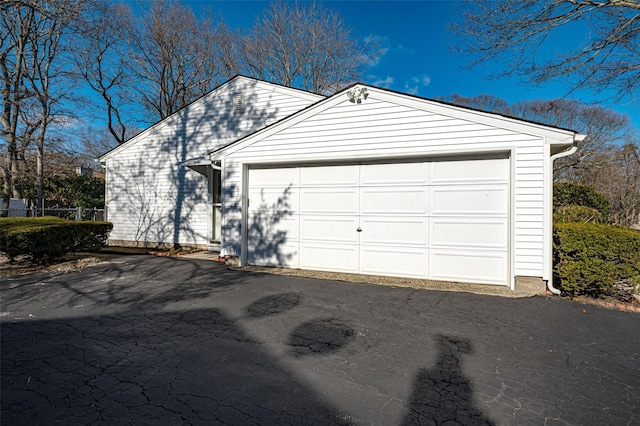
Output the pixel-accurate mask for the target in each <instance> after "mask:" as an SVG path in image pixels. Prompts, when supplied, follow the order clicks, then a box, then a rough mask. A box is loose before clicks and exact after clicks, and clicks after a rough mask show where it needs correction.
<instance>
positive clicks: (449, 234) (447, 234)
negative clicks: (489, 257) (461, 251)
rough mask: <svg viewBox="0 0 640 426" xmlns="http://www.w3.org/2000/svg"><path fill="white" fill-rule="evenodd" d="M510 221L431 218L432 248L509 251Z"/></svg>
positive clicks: (430, 238) (430, 235) (505, 219)
mask: <svg viewBox="0 0 640 426" xmlns="http://www.w3.org/2000/svg"><path fill="white" fill-rule="evenodd" d="M507 236H508V221H507V218H503V219H467V218H455V217H453V218H431V219H429V240H430V243H431V247H434V248H446V247H460V248H477V249H482V248H486V249H497V250H506V249H507Z"/></svg>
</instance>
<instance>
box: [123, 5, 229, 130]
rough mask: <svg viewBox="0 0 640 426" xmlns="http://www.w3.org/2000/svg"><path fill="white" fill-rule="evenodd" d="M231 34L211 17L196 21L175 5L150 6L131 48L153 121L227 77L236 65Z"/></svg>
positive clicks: (142, 95)
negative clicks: (232, 52) (230, 48)
mask: <svg viewBox="0 0 640 426" xmlns="http://www.w3.org/2000/svg"><path fill="white" fill-rule="evenodd" d="M227 30H228V28H227V27H226V26H225V25H223V24H215V22H214V19H213V18H212V17H211V15H210V14H209V15H207V14H206V13H205V14H204V15H203V17H201V18H197V17H196V16H195V15H194V13H193V11H191V9H189V8H188V7H185V6H182V5H180V4H179V3H176V2H171V1H168V0H155V1H154V2H153V3H151V6H150V8H149V9H148V10H147V11H146V13H145V14H143V15H142V18H141V22H140V23H139V26H138V27H137V28H136V31H134V32H133V34H132V36H131V46H130V50H129V53H130V55H131V57H132V60H133V61H134V62H135V67H134V68H133V70H134V72H135V73H136V75H137V76H138V77H139V78H140V81H141V83H142V84H140V85H139V87H138V88H139V90H138V91H137V93H138V95H139V99H140V102H141V103H142V105H143V106H144V107H145V108H146V109H147V111H148V113H149V117H150V118H152V119H154V120H158V119H163V118H165V117H167V116H169V115H171V114H173V113H174V112H176V111H177V110H179V109H181V108H182V107H184V106H185V105H187V104H188V103H190V102H191V101H193V100H194V99H196V98H198V97H200V96H202V95H204V94H205V93H208V92H209V91H211V90H212V89H213V88H214V87H215V86H217V85H218V84H220V82H221V81H222V80H223V79H224V78H228V76H229V75H230V73H231V72H232V70H231V68H233V66H234V65H233V63H231V62H232V55H231V54H230V51H229V50H228V49H229V46H228V44H227V43H228V42H229V38H228V37H227V34H226V32H227ZM221 40H222V44H221ZM221 46H222V48H221ZM221 52H224V53H225V54H224V55H223V56H222V58H224V59H225V61H223V62H222V61H220V60H219V59H220V55H221Z"/></svg>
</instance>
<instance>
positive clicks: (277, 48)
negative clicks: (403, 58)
mask: <svg viewBox="0 0 640 426" xmlns="http://www.w3.org/2000/svg"><path fill="white" fill-rule="evenodd" d="M373 40H374V39H373V38H369V39H368V40H358V39H357V38H356V37H354V36H353V35H352V34H351V30H350V29H349V28H348V27H347V26H346V25H345V24H344V22H343V20H342V19H341V17H340V16H339V15H338V14H337V13H336V12H334V11H332V10H329V9H325V8H323V7H322V5H321V4H320V3H315V2H313V3H309V4H300V3H288V2H273V3H271V4H270V5H269V7H268V8H267V10H266V11H265V13H264V15H263V16H262V17H261V18H259V19H258V20H257V21H256V23H255V25H254V27H253V28H252V30H251V32H250V33H249V34H248V35H246V36H245V37H243V40H242V46H241V52H242V57H243V60H244V62H245V66H246V69H247V71H248V73H249V74H250V75H252V76H254V77H257V78H260V79H263V80H269V81H272V82H276V83H280V84H284V85H285V86H290V87H297V88H300V89H304V90H308V91H311V92H315V93H321V94H330V93H333V92H335V91H337V90H338V89H340V88H342V87H344V86H347V85H348V84H350V83H353V82H355V81H357V80H358V79H359V78H360V76H361V74H362V72H363V70H364V69H366V68H367V66H370V65H371V64H372V63H373V62H374V61H375V59H376V57H377V56H378V50H377V45H376V44H375V43H374V41H373Z"/></svg>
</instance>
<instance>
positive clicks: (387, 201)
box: [360, 186, 428, 216]
mask: <svg viewBox="0 0 640 426" xmlns="http://www.w3.org/2000/svg"><path fill="white" fill-rule="evenodd" d="M427 193H428V192H427V187H421V186H415V187H412V186H409V187H374V188H360V214H363V215H368V214H377V215H380V214H389V215H395V216H404V215H426V214H427V199H428V197H427Z"/></svg>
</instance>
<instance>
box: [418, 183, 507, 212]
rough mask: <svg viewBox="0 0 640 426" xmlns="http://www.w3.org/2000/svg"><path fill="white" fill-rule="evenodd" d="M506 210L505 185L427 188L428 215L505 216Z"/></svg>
mask: <svg viewBox="0 0 640 426" xmlns="http://www.w3.org/2000/svg"><path fill="white" fill-rule="evenodd" d="M508 210H509V200H508V188H507V186H506V185H501V186H465V187H431V188H429V213H430V216H479V217H483V216H484V217H486V216H500V217H506V216H507V213H508Z"/></svg>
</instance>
